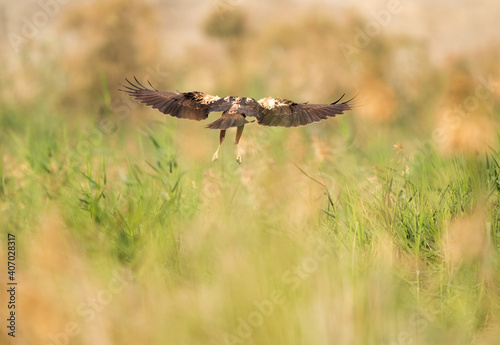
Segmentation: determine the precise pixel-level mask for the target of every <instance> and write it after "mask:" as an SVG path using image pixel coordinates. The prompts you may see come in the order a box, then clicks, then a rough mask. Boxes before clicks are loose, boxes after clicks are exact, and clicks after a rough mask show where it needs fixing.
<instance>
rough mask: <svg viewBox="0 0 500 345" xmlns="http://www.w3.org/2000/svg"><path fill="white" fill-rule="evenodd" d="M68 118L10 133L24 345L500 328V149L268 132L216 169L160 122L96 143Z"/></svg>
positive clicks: (8, 175)
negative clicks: (327, 140) (327, 155)
mask: <svg viewBox="0 0 500 345" xmlns="http://www.w3.org/2000/svg"><path fill="white" fill-rule="evenodd" d="M3 120H4V121H5V120H6V119H5V118H4V119H3ZM54 121H55V122H48V121H44V122H40V123H38V120H35V119H33V120H26V124H27V125H26V127H25V129H24V130H19V129H16V128H15V126H12V127H11V129H9V128H5V129H4V130H3V131H2V136H3V137H4V138H5V139H4V144H3V147H2V155H3V166H2V169H1V172H2V176H1V177H2V178H1V181H2V206H1V207H2V210H3V212H2V218H1V223H2V224H1V225H2V226H1V228H2V233H3V235H2V238H4V239H5V238H6V237H7V235H6V234H7V233H15V234H16V237H17V239H18V244H17V246H18V264H19V265H18V268H17V273H16V274H17V278H18V279H19V284H20V285H19V315H20V316H19V325H20V328H19V329H20V330H19V335H20V339H22V341H24V343H35V342H36V343H40V342H45V343H57V341H59V342H60V343H64V340H65V339H66V336H67V337H68V338H67V339H68V341H69V343H71V344H86V343H103V342H105V341H109V342H111V343H117V344H128V343H134V342H137V341H141V342H145V343H148V344H156V343H158V344H160V343H161V344H164V343H165V342H167V343H170V342H172V343H174V342H175V343H209V344H210V343H213V344H220V343H229V344H240V343H247V344H262V343H288V344H294V343H297V344H299V343H313V344H322V343H330V342H331V341H332V339H335V340H336V343H338V344H352V343H356V344H393V343H396V344H398V343H399V344H409V343H412V344H443V343H454V344H472V343H476V342H478V343H479V341H482V343H484V344H493V343H494V342H495V339H497V338H496V336H494V335H495V334H496V335H498V332H499V329H498V326H497V325H498V317H499V315H500V310H499V307H500V305H499V290H498V286H499V285H498V277H499V268H498V264H497V261H498V250H499V244H500V241H499V234H500V230H499V227H500V218H499V214H500V210H499V203H498V196H499V191H500V180H499V175H500V165H499V162H500V157H499V154H498V153H495V152H490V153H488V154H482V155H481V154H477V155H455V156H443V155H441V154H439V153H437V152H436V151H435V150H434V149H431V150H425V151H421V152H420V154H419V155H414V159H411V158H410V157H409V155H408V154H407V153H406V152H405V148H404V146H403V147H401V146H400V145H396V147H395V148H393V147H392V145H391V143H390V142H388V141H386V142H385V148H386V149H385V152H384V153H383V154H382V155H380V154H374V153H373V152H370V151H366V150H365V149H363V148H360V147H356V146H357V144H356V140H354V142H353V144H352V145H351V146H347V147H346V148H342V149H341V148H339V149H338V151H336V152H334V153H332V154H333V155H334V156H335V161H331V160H324V161H321V160H318V159H316V158H315V155H314V152H313V150H312V149H310V148H308V144H309V143H308V141H309V138H310V134H311V132H310V131H311V130H314V129H309V128H303V129H292V130H291V131H290V132H286V131H280V132H276V133H273V132H271V133H268V134H266V132H265V130H261V129H259V128H258V127H257V126H252V127H249V129H248V131H247V132H246V133H245V134H246V138H245V140H247V143H249V145H251V146H252V147H253V150H249V149H248V148H247V153H246V155H245V156H244V158H245V161H244V163H243V165H241V166H238V165H237V163H236V162H235V160H234V157H233V156H234V152H233V150H232V148H231V147H230V145H226V146H224V147H223V151H222V152H221V158H220V161H218V162H215V163H211V162H210V159H209V158H210V157H211V155H210V153H208V154H205V151H207V152H208V148H207V150H204V153H203V156H204V157H205V158H204V159H203V160H196V161H195V162H193V158H191V157H181V156H180V154H178V153H177V152H176V150H178V148H176V145H179V144H178V141H176V140H178V138H177V136H178V135H180V133H178V132H176V131H175V130H172V129H171V128H170V127H168V126H166V125H164V124H160V123H152V124H151V126H150V127H149V128H147V127H144V126H143V127H142V128H141V129H135V130H133V129H131V128H124V127H122V128H119V129H118V130H117V131H116V132H114V133H112V134H102V136H98V135H95V134H94V139H92V135H90V136H89V133H92V132H93V131H94V132H95V133H97V131H99V128H98V127H93V126H92V125H91V124H88V125H87V126H85V127H84V128H83V129H82V128H80V127H76V126H73V127H72V126H71V125H68V124H65V123H64V121H62V120H61V119H60V118H59V120H54ZM183 124H184V123H183ZM188 125H189V124H188ZM343 126H344V127H345V126H347V128H348V127H349V126H351V125H350V124H349V123H344V124H343ZM191 130H192V131H193V133H196V134H200V135H201V134H202V133H204V132H203V130H202V129H200V128H198V127H196V128H191ZM179 131H180V129H179ZM338 131H339V133H337V135H340V136H344V139H345V140H348V136H349V135H350V134H349V130H344V134H342V133H340V129H338ZM321 133H322V132H320V136H321V135H322V134H321ZM208 134H213V133H211V132H210V133H208ZM208 134H207V136H208ZM263 135H264V137H262V136H263ZM267 135H268V136H267ZM273 135H275V137H273ZM212 137H213V138H212ZM212 137H210V139H209V140H207V139H205V137H203V135H202V136H201V137H200V138H199V139H197V140H200V143H201V144H200V145H203V144H206V145H207V146H209V147H210V148H212V147H211V146H213V145H215V144H216V138H215V137H216V135H212ZM98 138H100V139H98ZM214 138H215V139H214ZM194 141H195V140H193V142H194ZM82 143H83V144H82ZM280 143H281V146H282V147H283V148H280ZM94 144H95V145H94ZM211 144H213V145H211ZM378 144H379V145H381V146H383V143H378ZM123 145H125V146H126V147H124V146H123ZM85 146H86V147H87V148H85V149H84V148H83V147H85ZM293 148H298V149H296V150H294V149H293ZM301 150H302V151H304V152H300V151H301ZM377 150H378V149H377ZM187 167H190V168H187ZM477 239H479V240H477ZM3 247H4V246H3ZM3 247H2V256H3V257H5V256H6V253H5V249H4V248H3ZM115 275H119V276H120V277H121V278H120V279H122V280H123V286H122V287H120V289H115V290H113V291H115V292H113V291H112V290H111V289H110V286H114V285H113V284H114V283H113V279H114V278H113V277H115ZM115 285H116V284H115ZM92 298H95V300H94V304H92V303H91V301H92ZM2 305H5V303H2ZM69 322H74V323H75V324H76V325H77V327H78V330H80V332H79V333H78V334H76V335H71V336H70V335H68V334H70V333H71V332H67V331H66V327H67V325H68V323H69ZM21 327H22V328H21ZM65 334H66V335H65ZM71 334H73V333H71Z"/></svg>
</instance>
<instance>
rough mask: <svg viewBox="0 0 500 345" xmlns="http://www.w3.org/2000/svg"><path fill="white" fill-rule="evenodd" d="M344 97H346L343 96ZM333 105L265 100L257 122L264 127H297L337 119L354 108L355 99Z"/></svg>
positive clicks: (274, 99) (261, 102) (275, 99)
mask: <svg viewBox="0 0 500 345" xmlns="http://www.w3.org/2000/svg"><path fill="white" fill-rule="evenodd" d="M342 97H344V96H342ZM342 97H340V98H339V99H338V100H337V101H335V102H333V103H331V104H308V103H295V102H293V101H290V100H287V99H281V98H263V99H261V100H259V101H258V103H259V104H260V106H261V109H260V112H259V115H258V117H257V122H258V123H259V124H260V125H263V126H276V127H297V126H304V125H308V124H310V123H313V122H318V121H321V120H325V119H327V118H328V117H335V116H336V115H340V114H342V113H343V112H344V111H346V110H350V109H352V107H353V102H352V101H353V99H350V100H348V101H344V102H342V103H339V102H340V100H341V99H342Z"/></svg>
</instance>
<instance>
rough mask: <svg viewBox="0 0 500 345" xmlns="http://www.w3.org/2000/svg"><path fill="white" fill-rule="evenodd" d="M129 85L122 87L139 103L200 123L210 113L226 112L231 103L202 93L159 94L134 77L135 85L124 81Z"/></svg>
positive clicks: (159, 92)
mask: <svg viewBox="0 0 500 345" xmlns="http://www.w3.org/2000/svg"><path fill="white" fill-rule="evenodd" d="M125 80H126V81H127V82H128V84H129V85H122V86H123V87H124V88H125V90H123V89H122V90H121V91H124V92H127V93H128V94H129V95H130V96H132V97H133V98H134V99H136V100H137V101H139V102H140V103H144V104H146V105H149V106H150V107H152V108H153V109H158V110H159V111H160V112H162V113H163V114H168V115H170V116H173V117H177V118H180V119H190V120H196V121H201V120H205V119H206V118H207V117H208V113H210V112H212V111H226V110H228V109H229V108H231V102H229V101H228V100H227V99H224V98H220V97H218V96H212V95H208V94H206V93H203V92H199V91H194V92H161V91H158V90H156V89H155V88H154V87H153V86H152V85H151V83H149V85H150V86H151V89H148V88H147V87H145V86H144V85H142V84H141V83H140V82H139V81H138V80H137V78H135V77H134V80H135V84H134V83H132V82H130V81H129V80H128V79H125Z"/></svg>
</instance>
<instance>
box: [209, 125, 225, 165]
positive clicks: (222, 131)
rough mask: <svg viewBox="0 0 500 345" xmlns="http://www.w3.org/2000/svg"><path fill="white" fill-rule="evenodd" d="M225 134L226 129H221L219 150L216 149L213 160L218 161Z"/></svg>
mask: <svg viewBox="0 0 500 345" xmlns="http://www.w3.org/2000/svg"><path fill="white" fill-rule="evenodd" d="M225 136H226V130H225V129H223V130H221V131H220V138H219V147H217V151H215V153H214V156H213V157H212V162H213V161H216V160H217V158H219V150H220V146H221V145H222V142H223V141H224V137H225Z"/></svg>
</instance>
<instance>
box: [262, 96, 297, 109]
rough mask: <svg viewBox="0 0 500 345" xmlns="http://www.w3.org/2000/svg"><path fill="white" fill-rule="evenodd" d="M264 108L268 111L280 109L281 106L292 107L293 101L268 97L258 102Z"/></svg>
mask: <svg viewBox="0 0 500 345" xmlns="http://www.w3.org/2000/svg"><path fill="white" fill-rule="evenodd" d="M257 102H258V103H259V104H260V105H261V106H262V107H263V108H266V109H273V108H275V107H280V106H286V105H290V104H291V103H293V102H291V101H288V100H286V99H281V98H273V97H267V98H262V99H259V100H258V101H257Z"/></svg>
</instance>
